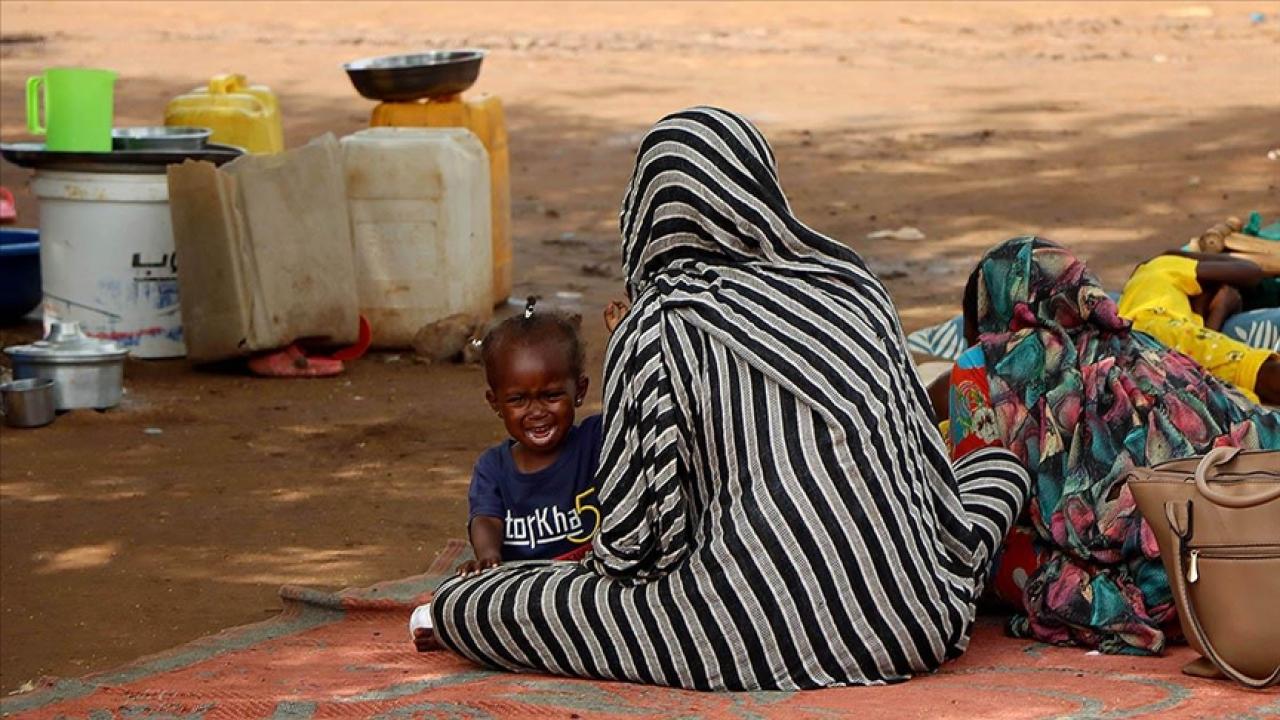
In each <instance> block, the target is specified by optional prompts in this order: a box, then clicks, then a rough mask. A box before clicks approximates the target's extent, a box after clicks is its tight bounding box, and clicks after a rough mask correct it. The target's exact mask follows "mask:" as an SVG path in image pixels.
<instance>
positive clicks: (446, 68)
mask: <svg viewBox="0 0 1280 720" xmlns="http://www.w3.org/2000/svg"><path fill="white" fill-rule="evenodd" d="M483 60H484V51H483V50H435V51H431V52H421V53H412V54H408V55H383V56H381V57H372V58H364V59H362V60H355V61H353V62H349V63H347V64H346V65H343V66H342V67H343V69H345V70H346V71H347V76H348V77H350V78H351V84H352V85H355V86H356V90H357V91H358V92H359V93H360V94H361V95H363V96H364V97H367V98H369V99H370V100H382V101H388V100H390V101H394V102H409V101H413V100H421V99H423V98H430V97H444V96H448V95H456V94H458V93H460V92H462V91H464V90H466V89H467V88H469V87H471V86H472V85H474V84H475V82H476V78H477V77H479V75H480V63H481V62H482V61H483Z"/></svg>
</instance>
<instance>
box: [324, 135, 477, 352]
mask: <svg viewBox="0 0 1280 720" xmlns="http://www.w3.org/2000/svg"><path fill="white" fill-rule="evenodd" d="M342 151H343V159H344V164H345V167H346V173H347V200H348V204H349V207H350V208H351V234H352V237H351V240H352V245H353V248H354V250H355V258H356V288H357V290H358V291H359V293H360V313H361V314H362V315H364V316H365V317H366V318H367V319H368V320H369V324H370V325H372V326H373V344H374V346H375V347H383V348H398V347H407V346H410V345H412V344H413V339H414V336H415V334H416V333H417V331H418V329H419V328H421V327H422V326H424V325H428V324H430V323H434V322H437V321H440V320H443V319H444V318H447V317H449V316H451V315H455V314H465V315H469V316H471V317H472V318H473V319H474V320H475V321H476V322H483V321H485V320H487V319H488V318H489V316H490V314H491V313H492V309H493V241H492V226H491V223H492V216H491V215H490V213H489V203H490V190H489V155H488V153H487V152H486V151H485V149H484V145H482V144H480V140H479V138H477V137H476V136H475V134H474V133H472V132H471V131H470V130H467V129H466V128H433V129H421V128H399V127H379V128H372V129H369V130H361V131H359V132H356V133H354V134H351V135H348V136H346V137H344V138H342Z"/></svg>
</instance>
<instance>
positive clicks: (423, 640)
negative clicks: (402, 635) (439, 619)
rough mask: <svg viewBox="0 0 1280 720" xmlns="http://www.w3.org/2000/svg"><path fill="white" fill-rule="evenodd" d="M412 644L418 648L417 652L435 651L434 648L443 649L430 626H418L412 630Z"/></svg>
mask: <svg viewBox="0 0 1280 720" xmlns="http://www.w3.org/2000/svg"><path fill="white" fill-rule="evenodd" d="M413 645H414V647H416V648H418V652H435V651H436V650H444V649H445V647H444V645H442V644H441V643H440V638H438V637H436V634H435V632H434V631H433V630H432V629H431V628H418V629H416V630H414V631H413Z"/></svg>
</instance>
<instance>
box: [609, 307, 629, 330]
mask: <svg viewBox="0 0 1280 720" xmlns="http://www.w3.org/2000/svg"><path fill="white" fill-rule="evenodd" d="M630 310H631V306H630V305H628V304H627V301H626V300H614V301H613V302H611V303H609V304H608V305H605V306H604V326H605V329H607V330H608V331H609V332H610V334H612V333H613V331H614V330H616V329H617V327H618V325H619V324H620V323H621V322H622V318H624V317H626V316H627V313H628V312H629V311H630Z"/></svg>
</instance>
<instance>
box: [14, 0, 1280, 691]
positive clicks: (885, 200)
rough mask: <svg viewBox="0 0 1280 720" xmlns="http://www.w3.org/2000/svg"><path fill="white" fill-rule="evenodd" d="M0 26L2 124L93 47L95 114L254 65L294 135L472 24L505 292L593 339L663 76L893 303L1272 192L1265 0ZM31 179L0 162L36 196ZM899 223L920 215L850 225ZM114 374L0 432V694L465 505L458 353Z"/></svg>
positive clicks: (1109, 272)
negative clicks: (511, 272)
mask: <svg viewBox="0 0 1280 720" xmlns="http://www.w3.org/2000/svg"><path fill="white" fill-rule="evenodd" d="M1252 12H1263V13H1265V14H1266V20H1265V21H1264V22H1262V23H1260V24H1254V23H1251V22H1250V19H1249V16H1250V13H1252ZM0 28H2V29H3V35H2V36H0V133H2V135H3V137H4V138H5V139H6V140H15V139H20V138H23V137H24V132H25V126H24V119H23V102H22V98H23V83H24V81H25V79H26V77H27V76H28V75H29V74H33V73H35V72H38V71H40V70H41V69H43V68H46V67H50V66H56V65H80V64H83V65H90V66H101V67H109V68H113V69H115V70H117V71H119V72H120V81H119V83H118V86H117V88H118V90H117V93H118V94H117V117H118V123H117V124H122V125H126V124H131V125H139V124H158V122H159V121H160V119H161V114H162V112H163V108H164V105H165V102H166V100H167V99H168V98H169V97H171V96H173V95H175V94H177V93H179V92H181V91H184V90H186V89H187V88H190V87H192V86H194V85H196V84H199V83H200V82H201V81H202V79H203V78H206V77H208V76H209V75H212V74H214V73H218V72H224V71H232V70H234V71H239V72H244V73H247V74H249V75H250V77H251V78H252V79H253V80H255V81H258V82H263V83H267V84H269V85H271V86H272V87H273V88H275V89H276V90H277V91H278V92H279V94H280V98H281V103H282V105H283V108H284V113H285V123H286V135H287V138H288V142H289V144H291V145H295V144H298V143H301V142H304V141H305V140H307V139H308V138H310V137H312V136H314V135H317V134H319V133H322V132H325V131H332V132H335V133H338V134H343V133H347V132H351V131H353V130H356V129H358V128H360V127H361V126H362V125H363V124H364V123H365V122H366V121H367V118H368V115H369V111H370V110H371V103H370V102H368V101H365V100H363V99H361V98H360V97H358V96H357V95H356V94H355V92H354V91H353V90H352V88H351V86H350V85H349V83H348V81H347V79H346V77H345V75H344V74H343V73H342V71H341V69H340V68H339V65H340V63H341V62H343V61H345V60H350V59H353V58H356V57H360V56H365V55H374V54H383V53H393V52H401V51H410V50H415V49H420V48H435V47H454V46H463V45H466V46H480V47H485V48H488V49H489V50H490V55H489V57H488V59H487V60H486V61H485V65H484V70H483V73H482V75H481V78H480V82H479V83H478V85H477V87H476V88H475V90H476V91H485V92H491V93H497V94H499V95H501V96H502V97H503V99H504V100H505V101H506V104H507V109H508V118H509V124H510V129H511V152H512V195H513V199H514V226H515V238H516V247H517V255H516V258H517V263H518V267H517V288H516V292H517V294H520V295H523V294H527V293H542V294H551V293H555V292H557V291H568V292H578V293H581V294H582V295H583V297H584V300H583V305H584V306H586V307H587V308H591V310H590V312H591V313H592V314H591V319H592V322H589V323H588V327H589V328H590V334H589V339H590V340H591V343H592V348H593V353H592V363H593V366H594V367H597V368H598V367H599V365H598V363H599V358H600V350H601V342H602V339H603V333H602V331H601V330H600V328H599V327H597V324H596V323H595V322H594V308H595V307H597V306H598V305H600V304H601V303H603V302H604V301H605V300H606V299H607V298H609V297H610V296H612V295H615V294H617V293H618V292H619V283H618V278H617V259H616V258H617V252H616V250H617V233H616V229H615V228H616V218H617V211H618V202H619V199H620V197H621V194H622V189H623V185H624V183H625V181H626V179H627V177H628V174H629V172H630V166H631V161H632V156H633V152H634V149H635V147H636V145H637V143H638V141H639V138H640V137H641V135H642V133H643V132H644V130H645V128H646V127H647V126H648V125H649V124H650V123H652V122H653V121H654V120H656V119H657V118H659V117H660V116H662V115H663V114H664V113H666V112H668V111H671V110H675V109H678V108H680V107H682V106H686V105H691V104H698V103H709V104H716V105H721V106H724V107H728V108H733V109H736V110H739V111H742V112H744V113H746V114H747V115H749V116H750V117H751V118H753V119H754V120H755V121H756V122H757V123H759V125H760V127H761V128H762V129H763V130H764V132H765V134H766V135H767V136H768V137H769V139H770V140H771V141H772V142H773V143H774V146H775V149H776V153H777V156H778V158H779V162H780V167H781V174H782V178H783V182H784V185H785V187H786V188H787V190H788V194H789V196H790V198H791V201H792V203H793V205H794V208H795V210H796V211H797V213H798V214H799V215H800V217H801V218H803V219H804V220H806V221H807V222H808V223H810V224H811V225H812V226H814V227H815V228H817V229H818V230H820V231H822V232H825V233H828V234H830V235H832V236H834V237H836V238H839V239H841V240H843V241H844V242H847V243H849V244H850V245H852V246H854V247H855V248H856V249H857V250H858V251H859V252H861V253H863V254H864V256H866V257H867V258H868V259H869V261H870V262H871V263H872V264H873V266H874V267H876V268H877V269H879V270H880V271H881V272H882V273H883V276H884V277H885V278H886V281H887V284H888V286H889V288H890V290H891V291H892V292H893V293H894V295H895V297H896V298H897V301H898V304H899V310H900V312H901V315H902V320H903V324H904V325H905V326H906V327H907V329H908V330H911V329H915V328H918V327H922V326H924V325H926V324H928V323H930V322H934V321H938V320H940V319H942V318H944V317H945V316H947V315H948V314H950V313H952V312H953V311H954V309H955V307H956V305H957V302H958V300H957V297H958V295H959V292H960V289H961V286H962V284H963V278H964V276H965V273H966V272H967V270H968V268H969V266H970V265H971V263H972V262H973V261H974V259H975V257H976V255H977V253H978V252H979V251H980V250H981V249H982V248H984V247H986V246H989V245H991V244H993V243H995V242H996V241H999V240H1001V239H1003V238H1005V237H1008V236H1010V235H1012V234H1016V233H1024V232H1040V233H1045V234H1048V235H1050V236H1051V237H1054V238H1056V239H1058V240H1060V241H1063V242H1065V243H1067V244H1069V245H1071V246H1072V247H1074V248H1076V249H1077V250H1078V251H1080V252H1081V253H1083V254H1084V255H1085V256H1087V257H1088V258H1089V259H1090V260H1091V261H1092V263H1093V265H1094V267H1095V268H1096V269H1097V270H1098V271H1099V272H1100V274H1101V276H1102V277H1103V279H1104V281H1106V282H1107V283H1109V284H1111V285H1112V286H1115V285H1116V284H1117V283H1119V282H1120V281H1122V280H1123V278H1124V277H1125V275H1126V274H1127V272H1128V271H1129V269H1130V268H1131V267H1132V266H1133V264H1134V263H1135V261H1137V260H1139V259H1141V258H1143V257H1144V256H1146V255H1148V254H1153V253H1155V252H1157V251H1159V250H1161V249H1163V248H1165V247H1167V246H1170V245H1172V244H1174V243H1177V242H1181V241H1183V240H1185V239H1186V238H1187V237H1188V236H1189V235H1191V234H1192V233H1193V232H1196V231H1198V230H1201V229H1203V228H1204V227H1207V226H1208V225H1209V224H1211V223H1212V222H1215V221H1217V220H1220V219H1221V218H1222V217H1223V216H1225V215H1226V214H1228V213H1240V212H1246V211H1248V210H1251V209H1262V210H1269V211H1270V212H1271V213H1272V214H1275V213H1276V212H1277V211H1280V202H1278V200H1280V197H1278V196H1277V190H1276V186H1277V183H1278V182H1280V162H1275V161H1270V160H1268V159H1267V152H1268V150H1270V149H1272V148H1276V147H1280V5H1277V4H1276V3H1274V2H1273V3H1263V2H1257V3H1246V4H1211V5H1199V4H1180V3H1158V2H1152V3H1140V4H1129V5H1121V4H1104V3H1097V4H1067V3H1064V4H1058V5H1038V4H1028V5H1022V4H995V5H971V4H967V3H966V4H959V3H957V4H953V5H937V6H935V5H926V4H918V3H908V4H902V5H872V4H854V5H834V4H822V5H795V4H789V5H785V6H782V5H769V4H761V3H751V4H743V5H729V4H714V5H700V4H681V5H623V4H603V5H544V4H534V3H528V4H516V5H498V4H470V5H415V4H409V3H394V4H385V5H380V4H366V3H358V4H357V3H334V4H326V5H309V4H305V3H300V2H290V3H279V4H275V5H266V4H263V5H243V4H232V3H221V4H195V3H159V2H155V3H150V2H148V3H136V4H115V3H105V2H95V3H86V4H76V3H48V4H45V3H27V2H3V3H0ZM26 178H27V173H26V171H23V170H20V169H18V168H15V167H13V166H10V165H5V166H4V167H3V169H2V170H0V179H2V180H3V182H4V184H5V185H7V186H9V187H11V188H14V189H16V190H17V191H18V192H19V201H20V212H21V218H20V221H21V224H24V225H34V224H35V219H36V214H35V212H34V205H33V204H32V202H31V199H30V195H29V194H28V193H27V192H26V189H25V184H26ZM901 225H912V226H915V227H918V228H920V229H921V230H923V231H924V233H925V234H926V235H927V239H926V240H925V241H922V242H911V243H902V242H895V241H879V242H875V243H870V242H868V241H866V240H864V238H865V236H866V235H867V234H868V233H869V232H872V231H874V230H877V229H881V228H887V227H898V226H901ZM584 267H585V268H586V269H584ZM33 332H34V331H33V330H32V329H31V328H30V327H23V328H9V329H6V330H4V331H2V332H0V340H3V341H4V343H5V344H10V343H12V342H13V341H15V340H18V339H26V338H28V337H30V336H31V335H32V334H33ZM126 385H127V390H128V395H127V401H126V402H125V404H124V405H123V406H122V407H120V408H119V409H117V410H113V411H111V412H109V413H105V414H96V413H92V412H88V413H86V412H77V413H73V414H70V415H67V416H64V417H62V418H60V419H59V420H58V421H57V423H56V424H55V425H53V426H51V427H49V428H46V429H42V430H35V431H14V430H4V431H2V436H0V452H2V457H3V465H2V469H0V520H2V521H3V527H2V530H0V542H2V545H0V547H2V550H0V571H2V572H3V578H2V582H0V611H2V612H0V623H2V629H0V663H2V664H0V672H2V678H0V688H2V689H3V690H5V691H9V690H12V689H14V688H16V687H18V686H19V685H21V684H22V683H23V682H24V681H27V680H29V679H31V678H34V677H36V676H38V675H41V674H57V675H75V674H81V673H84V672H87V671H91V670H96V669H101V668H105V667H109V666H112V665H115V664H117V663H120V662H122V661H125V660H128V659H130V658H132V657H135V656H137V655H140V654H143V653H148V652H152V651H157V650H160V649H162V648H166V647H168V646H172V645H174V644H176V643H179V642H182V641H185V640H188V639H191V638H194V637H197V636H200V635H203V634H206V633H208V632H210V631H213V630H216V629H219V628H222V627H226V626H230V625H235V624H240V623H245V622H250V621H254V620H259V619H262V618H263V617H265V616H266V615H268V614H270V613H272V612H274V611H275V609H276V607H277V602H276V597H275V592H276V588H277V586H279V585H280V584H281V583H305V584H312V585H317V586H329V587H335V586H342V585H362V584H367V583H370V582H373V581H375V580H379V579H385V578H391V577H395V576H400V575H405V574H409V573H412V572H415V571H418V570H420V569H422V568H423V567H424V566H425V564H426V563H427V562H428V561H429V560H430V558H431V556H432V553H433V551H435V550H436V549H437V548H438V547H440V545H441V543H442V542H443V540H444V539H445V538H447V537H450V536H460V535H461V534H462V533H463V524H464V519H465V506H466V486H467V481H468V475H469V468H470V465H471V462H472V460H473V458H474V457H475V455H476V454H477V453H478V452H479V451H480V450H481V449H482V448H484V447H485V446H487V445H488V444H490V443H493V442H495V441H497V440H498V439H499V438H500V436H501V429H500V427H499V426H498V424H497V423H496V422H494V420H493V418H492V417H491V416H490V414H489V413H488V411H487V409H486V408H485V406H484V404H483V402H482V399H481V391H482V378H481V376H480V374H479V373H478V372H477V371H476V370H475V369H473V368H469V367H452V366H451V367H428V366H423V365H418V364H414V363H412V362H410V361H409V359H408V356H407V355H405V356H394V355H386V354H383V355H376V356H373V357H370V358H368V359H366V360H363V361H361V362H360V363H358V364H356V365H355V366H354V367H353V368H352V369H351V370H350V372H349V373H348V374H346V375H345V376H344V377H341V378H338V379H334V380H324V381H309V382H271V381H263V380H253V379H249V378H247V377H243V376H239V375H235V374H225V373H224V374H214V373H209V372H200V371H195V370H192V369H191V368H189V367H188V366H187V365H186V364H185V363H183V362H152V363H141V362H131V363H130V364H129V366H128V369H127V381H126ZM147 428H159V429H160V430H161V431H162V434H158V435H157V434H147V433H145V432H144V430H145V429H147Z"/></svg>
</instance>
